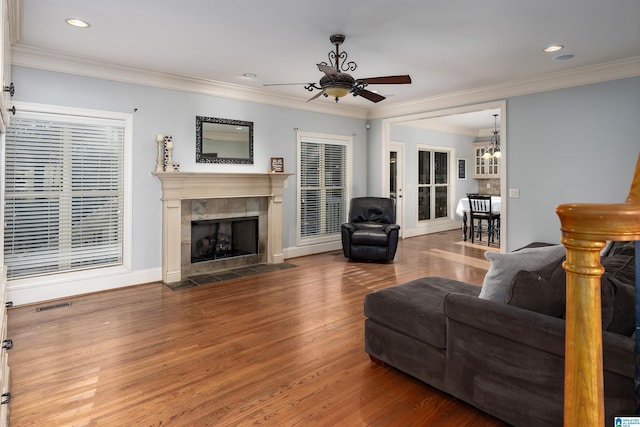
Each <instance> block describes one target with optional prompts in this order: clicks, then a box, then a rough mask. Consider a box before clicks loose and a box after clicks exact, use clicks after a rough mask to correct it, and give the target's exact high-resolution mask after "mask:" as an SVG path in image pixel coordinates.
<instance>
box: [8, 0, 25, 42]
mask: <svg viewBox="0 0 640 427" xmlns="http://www.w3.org/2000/svg"><path fill="white" fill-rule="evenodd" d="M7 15H8V19H7V21H6V22H7V23H8V25H9V43H10V46H13V45H14V44H16V43H18V41H19V40H20V35H21V34H22V1H21V0H7Z"/></svg>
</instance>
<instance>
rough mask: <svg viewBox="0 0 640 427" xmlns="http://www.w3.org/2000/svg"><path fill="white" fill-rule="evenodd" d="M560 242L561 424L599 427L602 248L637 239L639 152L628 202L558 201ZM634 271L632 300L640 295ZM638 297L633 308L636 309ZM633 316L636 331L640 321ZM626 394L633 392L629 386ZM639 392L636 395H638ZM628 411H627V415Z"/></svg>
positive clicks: (639, 346) (639, 351)
mask: <svg viewBox="0 0 640 427" xmlns="http://www.w3.org/2000/svg"><path fill="white" fill-rule="evenodd" d="M556 213H557V214H558V216H559V217H560V223H561V231H562V238H561V241H562V244H563V245H564V246H565V247H566V248H567V259H566V261H565V262H564V264H563V267H564V269H565V271H566V275H567V290H566V293H567V309H566V336H565V373H564V425H565V426H580V427H590V426H593V427H601V426H603V425H605V419H604V385H603V372H602V369H603V367H602V321H601V305H600V278H601V276H602V274H603V273H604V268H603V267H602V265H601V264H600V250H601V249H602V248H603V247H604V245H605V243H606V241H607V240H618V241H633V240H635V241H636V262H637V259H638V256H637V255H638V247H640V244H638V241H639V240H640V155H639V156H638V162H637V164H636V169H635V173H634V177H633V181H632V183H631V189H630V190H629V196H628V197H627V201H626V203H621V204H586V203H583V204H562V205H559V206H558V207H557V208H556ZM639 275H640V272H639V271H638V270H637V269H636V298H637V297H638V295H639V294H640V290H639V286H640V285H639V284H638V276H639ZM637 301H638V299H636V312H638V310H639V309H640V307H639V306H638V302H637ZM638 317H639V316H638V315H637V314H636V330H637V329H638V325H639V324H640V323H639V322H640V320H639V319H638ZM639 357H640V331H638V333H636V374H635V375H636V384H639V383H640V378H639V372H640V365H638V360H639ZM629 393H637V391H635V390H630V391H629ZM639 398H640V396H638V395H636V399H637V401H638V399H639ZM627 415H628V414H627Z"/></svg>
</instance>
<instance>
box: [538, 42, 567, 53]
mask: <svg viewBox="0 0 640 427" xmlns="http://www.w3.org/2000/svg"><path fill="white" fill-rule="evenodd" d="M562 49H564V46H563V45H561V44H552V45H551V46H547V47H545V48H544V49H542V50H543V51H545V52H557V51H559V50H562Z"/></svg>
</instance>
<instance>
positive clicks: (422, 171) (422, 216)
mask: <svg viewBox="0 0 640 427" xmlns="http://www.w3.org/2000/svg"><path fill="white" fill-rule="evenodd" d="M450 158H451V153H450V152H449V151H448V150H446V149H439V148H435V147H434V148H426V147H418V183H417V184H418V221H419V222H420V221H430V220H436V219H439V218H448V217H449V212H450V211H451V210H450V196H449V194H450V191H449V190H450V176H449V175H450V173H449V172H450V171H449V164H450Z"/></svg>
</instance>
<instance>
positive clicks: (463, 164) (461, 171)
mask: <svg viewBox="0 0 640 427" xmlns="http://www.w3.org/2000/svg"><path fill="white" fill-rule="evenodd" d="M458 179H460V180H462V179H467V159H462V158H459V159H458Z"/></svg>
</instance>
